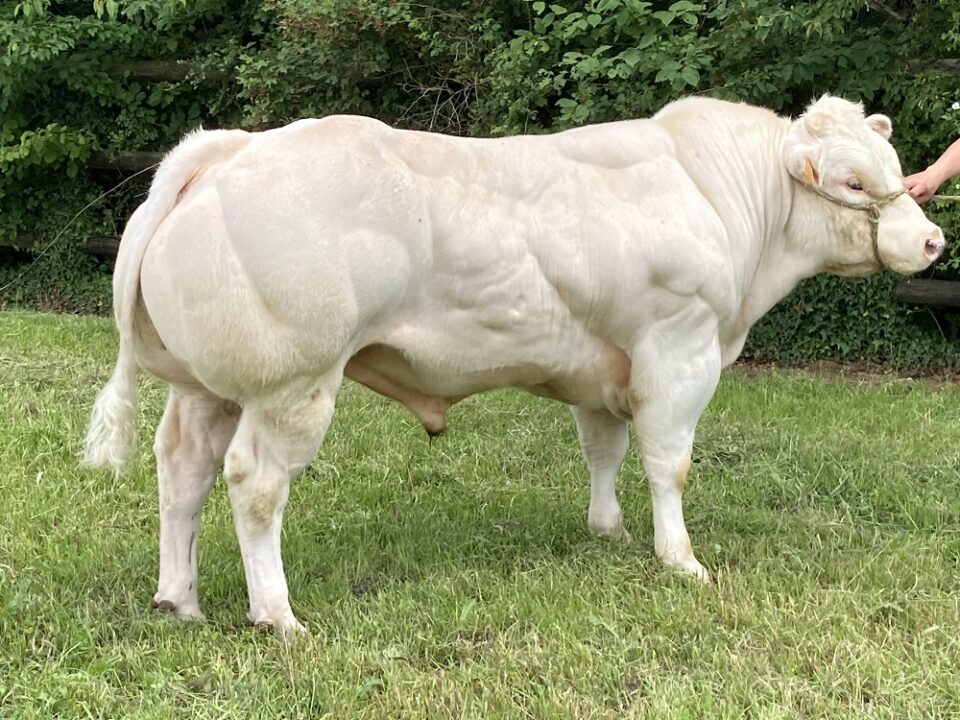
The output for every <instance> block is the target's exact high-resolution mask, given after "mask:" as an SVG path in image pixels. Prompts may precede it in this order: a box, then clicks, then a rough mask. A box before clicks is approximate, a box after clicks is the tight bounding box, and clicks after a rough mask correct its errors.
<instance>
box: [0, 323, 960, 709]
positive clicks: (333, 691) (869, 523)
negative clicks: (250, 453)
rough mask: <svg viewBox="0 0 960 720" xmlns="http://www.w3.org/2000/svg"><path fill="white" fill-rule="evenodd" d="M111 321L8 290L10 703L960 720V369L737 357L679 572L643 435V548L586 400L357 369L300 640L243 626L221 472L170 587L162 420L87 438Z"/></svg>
mask: <svg viewBox="0 0 960 720" xmlns="http://www.w3.org/2000/svg"><path fill="white" fill-rule="evenodd" d="M115 348H116V337H115V332H114V329H113V326H112V323H110V322H109V321H106V320H100V319H91V318H78V317H62V316H49V315H36V314H29V313H9V312H8V313H0V388H2V391H0V469H2V472H0V717H3V718H18V719H20V718H22V719H24V720H26V719H29V718H44V719H47V718H72V717H104V718H173V717H185V718H187V717H189V718H321V717H331V718H454V717H456V718H622V717H635V718H656V719H658V720H659V719H661V718H714V717H717V718H740V717H747V718H848V717H860V716H866V717H872V718H898V719H899V718H941V717H942V718H946V717H951V716H953V717H956V716H958V715H960V608H958V605H960V387H958V386H951V385H949V384H946V385H944V384H940V385H939V386H935V385H932V384H931V383H928V382H922V381H911V380H906V379H895V378H874V379H871V380H869V381H857V380H850V379H843V378H838V377H826V378H817V377H813V376H811V375H810V374H801V373H797V372H787V371H771V372H762V373H756V372H750V373H746V372H743V371H738V370H733V371H732V372H728V373H726V374H725V376H724V379H723V381H722V382H721V386H720V389H719V391H718V393H717V396H716V397H715V398H714V400H713V402H712V403H711V405H710V407H709V409H708V411H707V413H706V415H705V417H704V418H703V420H702V422H701V425H700V430H699V435H698V441H697V445H696V449H695V455H694V470H693V473H692V476H691V482H690V485H689V488H688V490H687V494H686V508H687V519H688V527H689V529H690V534H691V536H692V538H693V544H694V548H695V549H696V550H697V552H698V554H699V557H700V559H701V560H702V561H703V562H704V564H706V565H707V566H708V567H709V568H710V569H711V570H713V571H714V572H715V573H716V576H717V584H716V585H714V586H710V587H706V586H700V585H698V584H697V583H696V582H694V581H692V580H688V579H687V578H686V577H683V576H680V575H678V574H675V573H672V572H669V571H666V570H663V569H661V568H660V567H659V566H658V563H657V562H656V560H655V558H654V557H653V553H652V538H651V535H652V529H651V519H650V500H649V495H648V492H647V487H646V483H645V481H644V479H643V473H642V469H641V465H640V461H639V457H638V456H637V454H636V452H635V451H631V454H630V455H629V456H628V459H627V462H626V463H625V465H624V468H623V471H622V473H621V483H620V497H621V501H622V504H623V507H624V512H625V514H626V518H627V525H628V527H629V529H630V531H631V532H632V533H633V536H634V538H635V542H634V544H633V545H631V546H629V547H622V546H618V545H614V544H610V543H608V542H604V541H600V540H596V539H594V538H592V537H591V536H590V535H589V534H588V532H587V530H586V510H587V502H588V480H587V476H586V471H585V469H584V467H583V465H582V461H581V459H580V455H579V449H578V447H577V441H576V435H575V430H574V425H573V421H572V419H571V417H570V416H569V413H568V412H567V410H566V409H565V408H564V407H563V406H562V405H560V404H558V403H551V402H548V401H545V400H540V399H537V398H533V397H530V396H526V395H523V394H521V393H519V392H498V393H492V394H488V395H484V396H480V397H475V398H471V399H469V400H467V401H465V402H463V403H461V404H460V405H457V406H456V407H455V408H453V410H452V411H451V413H450V424H449V429H448V433H447V435H445V436H443V437H441V438H438V439H437V440H434V441H433V442H432V443H431V442H429V441H428V439H427V436H426V435H425V433H424V432H423V430H422V429H421V428H420V427H419V426H418V425H417V423H416V422H415V421H414V419H413V418H412V416H410V415H409V414H408V413H407V412H406V410H405V409H404V408H402V407H401V406H399V405H396V404H393V403H391V402H389V401H387V400H384V399H382V398H380V397H378V396H375V395H373V394H372V393H370V392H368V391H367V390H365V389H363V388H361V387H359V386H357V385H355V384H352V383H347V384H346V385H345V387H344V389H343V392H342V393H341V395H340V399H339V409H338V413H337V415H336V418H335V420H334V423H333V426H332V429H331V431H330V433H329V435H328V437H327V441H326V444H325V446H324V448H323V450H322V451H321V455H320V457H319V458H318V459H317V460H316V461H315V462H314V463H313V465H312V466H311V467H310V468H309V470H308V471H307V472H306V473H305V474H304V475H303V476H301V478H300V479H299V480H297V481H296V482H295V484H294V486H293V489H292V492H291V498H290V504H289V505H288V507H287V514H286V522H285V526H284V557H285V562H286V568H287V576H288V579H289V582H290V589H291V595H292V604H293V607H294V610H295V612H296V613H297V614H298V616H299V618H300V619H301V620H302V621H304V622H305V623H306V624H307V625H308V626H309V627H310V629H311V635H310V637H308V638H307V639H305V640H303V641H301V642H298V643H296V644H294V645H292V646H290V647H285V646H284V645H283V644H282V643H281V642H279V641H278V640H277V639H276V638H274V637H273V636H271V635H268V634H264V633H261V632H258V631H256V630H254V629H252V628H250V627H247V626H246V625H245V623H244V612H245V610H246V589H245V585H244V579H243V569H242V565H241V561H240V556H239V552H238V548H237V544H236V539H235V536H234V531H233V526H232V521H231V518H230V510H229V505H228V502H227V497H226V491H225V488H224V487H223V485H222V483H220V484H218V485H217V487H216V488H215V490H214V492H213V494H212V495H211V498H210V501H209V503H208V504H207V509H206V513H205V516H204V524H203V529H202V532H201V538H200V599H201V604H202V607H203V609H204V611H205V612H206V614H207V617H208V619H207V621H206V622H204V623H179V622H176V621H174V620H172V619H171V618H170V617H168V616H165V615H163V614H160V613H158V612H156V611H154V610H152V609H151V608H150V598H151V596H152V594H153V592H154V590H155V579H156V567H157V511H156V505H157V500H156V487H155V475H154V461H153V457H152V454H151V452H150V445H151V442H152V431H153V428H154V427H155V425H156V423H157V421H158V419H159V416H160V413H161V410H162V404H163V399H164V388H163V387H162V386H160V385H159V384H158V383H156V382H154V381H152V380H149V379H146V378H145V379H144V380H143V381H142V383H141V414H142V419H141V425H140V427H141V442H140V445H141V451H140V454H139V457H138V459H137V461H136V462H135V464H134V465H133V467H132V469H131V471H130V472H129V473H128V474H127V475H126V476H124V477H122V478H119V479H115V478H114V477H112V476H110V475H108V474H105V473H101V472H94V471H90V470H86V469H82V468H80V467H79V466H78V464H77V461H76V456H77V452H78V450H79V447H80V442H81V439H82V436H83V432H84V428H85V424H86V420H87V414H88V411H89V408H90V405H91V402H92V400H93V397H94V395H95V393H96V391H97V390H98V389H99V387H100V386H101V385H102V383H103V382H104V381H105V380H106V378H107V377H108V375H109V372H110V369H111V367H112V363H113V359H114V354H115Z"/></svg>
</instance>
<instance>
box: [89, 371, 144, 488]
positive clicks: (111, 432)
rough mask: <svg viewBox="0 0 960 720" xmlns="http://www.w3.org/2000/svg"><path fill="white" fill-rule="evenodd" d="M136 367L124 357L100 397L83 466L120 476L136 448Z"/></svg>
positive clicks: (92, 415) (91, 417) (95, 408)
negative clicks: (101, 469) (110, 471)
mask: <svg viewBox="0 0 960 720" xmlns="http://www.w3.org/2000/svg"><path fill="white" fill-rule="evenodd" d="M136 392H137V375H136V365H135V364H134V363H132V362H130V361H129V360H128V358H125V357H123V354H122V353H121V360H120V362H118V363H117V367H116V369H115V370H114V371H113V375H112V376H111V378H110V381H109V382H108V383H107V384H106V385H105V386H104V388H103V389H102V390H101V391H100V394H99V395H98V396H97V400H96V402H95V403H94V406H93V412H92V413H91V416H90V427H89V428H88V429H87V438H86V441H85V443H84V450H83V463H84V464H85V465H89V466H90V467H96V468H109V469H111V470H113V472H114V473H115V474H118V475H119V474H120V473H121V472H122V471H123V467H124V465H125V464H126V462H127V460H128V459H129V458H130V455H131V454H132V453H133V450H134V448H135V447H136V444H137V401H136V398H137V395H136Z"/></svg>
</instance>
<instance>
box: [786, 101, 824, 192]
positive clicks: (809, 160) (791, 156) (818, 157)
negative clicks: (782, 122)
mask: <svg viewBox="0 0 960 720" xmlns="http://www.w3.org/2000/svg"><path fill="white" fill-rule="evenodd" d="M808 121H809V118H808V117H802V118H800V119H799V120H794V121H793V124H792V125H791V126H790V131H789V132H788V133H787V136H786V137H785V138H784V139H783V146H782V148H781V157H782V158H783V163H784V165H785V166H786V168H787V172H789V173H790V174H791V175H793V177H795V178H796V179H797V180H799V181H800V182H802V183H806V184H808V185H819V184H820V163H821V162H822V160H823V149H822V147H821V145H820V141H819V139H818V138H816V137H815V136H814V135H813V133H811V132H810V128H809V126H808Z"/></svg>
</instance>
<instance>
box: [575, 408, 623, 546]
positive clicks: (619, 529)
mask: <svg viewBox="0 0 960 720" xmlns="http://www.w3.org/2000/svg"><path fill="white" fill-rule="evenodd" d="M570 411H571V412H572V413H573V417H574V419H575V420H576V421H577V435H578V436H579V438H580V449H581V450H582V451H583V459H584V461H585V462H586V464H587V470H588V472H589V473H590V510H589V512H588V513H587V527H588V528H590V532H592V533H593V534H594V535H598V536H599V537H607V538H611V539H613V540H619V541H621V542H624V543H629V542H631V538H630V533H628V532H627V530H626V528H625V527H624V526H623V513H622V512H621V510H620V503H618V502H617V473H618V472H619V470H620V466H621V465H622V464H623V458H624V456H625V455H626V454H627V448H628V447H629V438H628V436H627V423H626V422H624V421H623V420H621V419H620V418H618V417H615V416H614V415H612V414H610V413H609V412H607V411H606V410H590V409H587V408H582V407H577V406H575V405H571V406H570Z"/></svg>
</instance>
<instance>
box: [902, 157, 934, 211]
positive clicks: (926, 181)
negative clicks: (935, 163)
mask: <svg viewBox="0 0 960 720" xmlns="http://www.w3.org/2000/svg"><path fill="white" fill-rule="evenodd" d="M942 182H943V179H942V178H941V177H940V174H939V173H938V172H937V171H936V170H934V169H933V167H932V166H931V167H928V168H927V169H926V170H923V171H922V172H918V173H914V174H913V175H908V176H907V177H905V178H904V179H903V186H904V187H905V188H906V190H907V192H908V193H910V197H912V198H913V199H914V200H916V201H917V202H918V203H925V202H926V201H927V200H929V199H930V198H932V197H933V195H934V193H936V192H937V188H938V187H940V183H942Z"/></svg>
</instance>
